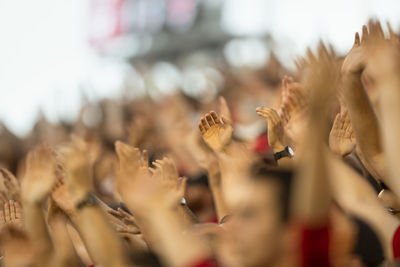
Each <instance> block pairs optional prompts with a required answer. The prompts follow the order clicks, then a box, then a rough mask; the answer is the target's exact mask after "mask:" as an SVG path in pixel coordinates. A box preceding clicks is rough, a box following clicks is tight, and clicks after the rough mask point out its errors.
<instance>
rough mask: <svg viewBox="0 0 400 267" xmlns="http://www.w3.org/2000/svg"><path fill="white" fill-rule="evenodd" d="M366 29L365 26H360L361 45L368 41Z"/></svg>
mask: <svg viewBox="0 0 400 267" xmlns="http://www.w3.org/2000/svg"><path fill="white" fill-rule="evenodd" d="M368 35H369V34H368V28H367V26H366V25H363V26H362V37H361V44H364V43H365V42H367V41H368V37H369V36H368Z"/></svg>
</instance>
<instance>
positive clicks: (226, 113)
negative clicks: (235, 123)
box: [219, 96, 232, 123]
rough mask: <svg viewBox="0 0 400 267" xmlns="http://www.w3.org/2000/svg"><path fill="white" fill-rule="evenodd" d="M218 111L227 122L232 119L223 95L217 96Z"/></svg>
mask: <svg viewBox="0 0 400 267" xmlns="http://www.w3.org/2000/svg"><path fill="white" fill-rule="evenodd" d="M219 112H220V114H221V116H224V117H225V118H226V120H227V121H229V123H230V122H231V121H232V115H231V111H230V110H229V107H228V104H227V102H226V100H225V98H224V97H223V96H220V97H219Z"/></svg>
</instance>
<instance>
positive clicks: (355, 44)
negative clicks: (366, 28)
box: [353, 32, 361, 47]
mask: <svg viewBox="0 0 400 267" xmlns="http://www.w3.org/2000/svg"><path fill="white" fill-rule="evenodd" d="M360 44H361V41H360V35H359V34H358V32H356V35H355V38H354V45H353V47H357V46H360Z"/></svg>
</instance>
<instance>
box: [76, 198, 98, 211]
mask: <svg viewBox="0 0 400 267" xmlns="http://www.w3.org/2000/svg"><path fill="white" fill-rule="evenodd" d="M86 206H97V199H96V197H95V196H94V195H93V194H87V196H86V197H85V198H84V199H83V200H82V201H81V202H79V203H78V204H76V209H78V210H80V209H82V208H84V207H86Z"/></svg>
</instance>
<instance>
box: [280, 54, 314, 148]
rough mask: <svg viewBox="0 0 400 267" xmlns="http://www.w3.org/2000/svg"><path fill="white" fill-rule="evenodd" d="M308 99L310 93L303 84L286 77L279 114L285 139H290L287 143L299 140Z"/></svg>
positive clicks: (283, 83) (283, 80)
mask: <svg viewBox="0 0 400 267" xmlns="http://www.w3.org/2000/svg"><path fill="white" fill-rule="evenodd" d="M304 62H306V61H305V60H304ZM308 98H309V96H308V91H307V90H306V89H305V87H304V86H303V85H302V84H300V83H297V82H294V81H293V79H292V78H291V77H286V76H285V77H284V78H283V79H282V103H281V106H280V108H279V110H278V114H279V117H280V119H281V122H282V126H283V129H284V137H285V138H288V140H287V143H292V142H295V143H296V140H298V139H299V134H300V133H301V131H302V128H303V122H304V116H305V114H306V112H307V103H308ZM292 145H294V144H292Z"/></svg>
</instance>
